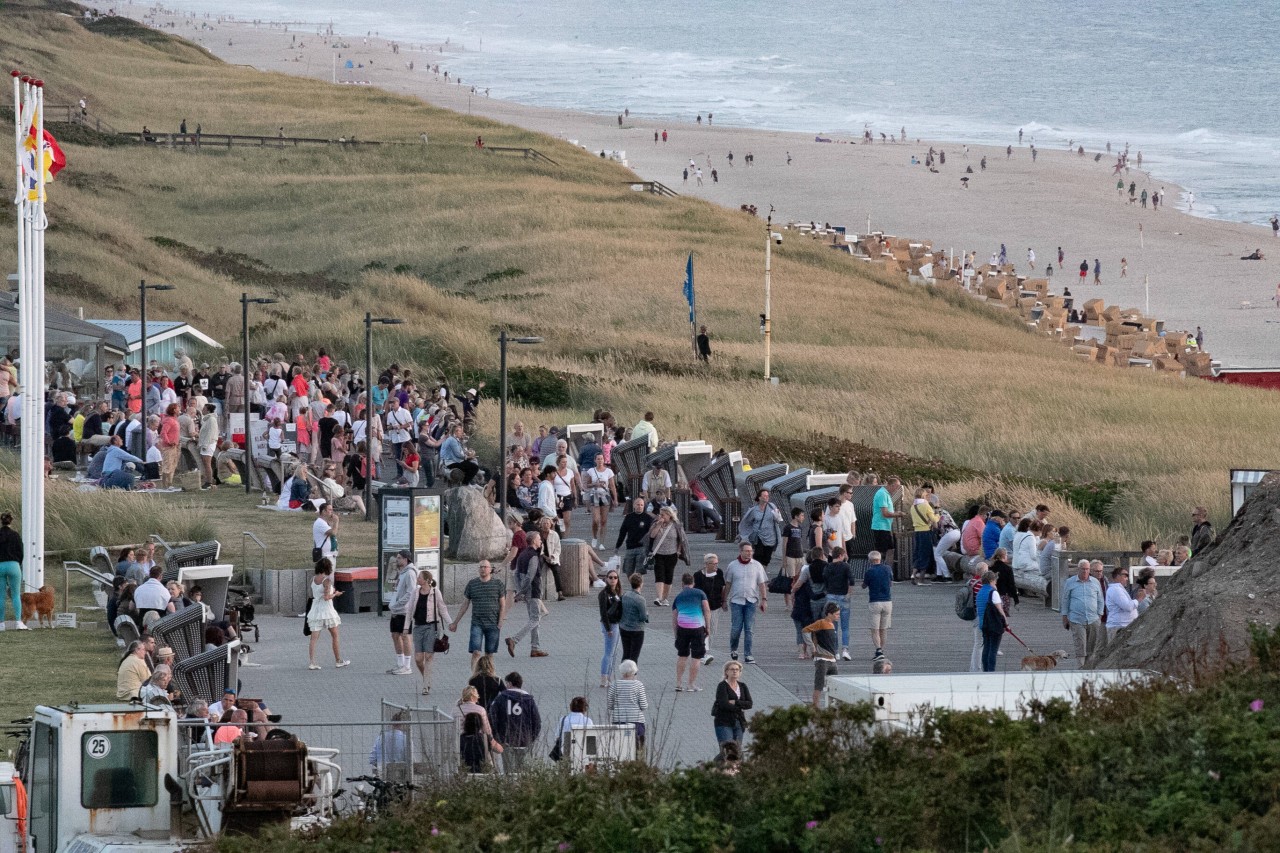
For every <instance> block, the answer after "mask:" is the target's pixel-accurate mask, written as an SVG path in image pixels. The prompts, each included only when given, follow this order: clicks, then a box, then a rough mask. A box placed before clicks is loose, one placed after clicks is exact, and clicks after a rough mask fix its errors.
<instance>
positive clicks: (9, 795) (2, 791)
mask: <svg viewBox="0 0 1280 853" xmlns="http://www.w3.org/2000/svg"><path fill="white" fill-rule="evenodd" d="M11 802H13V786H12V785H0V817H3V816H7V815H8V814H9V803H11Z"/></svg>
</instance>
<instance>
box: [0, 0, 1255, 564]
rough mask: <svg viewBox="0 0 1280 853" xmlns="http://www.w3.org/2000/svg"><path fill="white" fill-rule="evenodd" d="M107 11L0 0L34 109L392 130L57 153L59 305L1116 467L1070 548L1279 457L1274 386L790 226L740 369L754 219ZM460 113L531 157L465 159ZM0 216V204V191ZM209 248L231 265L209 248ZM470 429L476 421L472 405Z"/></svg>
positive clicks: (592, 394)
mask: <svg viewBox="0 0 1280 853" xmlns="http://www.w3.org/2000/svg"><path fill="white" fill-rule="evenodd" d="M121 29H122V30H123V32H124V37H122V36H121V34H120V33H117V34H116V35H112V36H107V35H101V34H95V33H91V32H88V31H86V30H85V28H84V27H82V26H81V25H80V24H79V23H78V22H77V21H76V20H75V19H73V18H70V17H65V16H59V15H56V14H54V13H51V12H48V11H41V10H33V9H31V8H30V6H29V5H28V6H23V5H17V6H13V5H6V6H5V7H4V8H3V9H0V56H3V58H4V60H5V61H6V62H7V63H8V64H10V65H15V64H16V65H21V66H22V67H23V68H24V69H27V70H30V71H32V72H34V73H38V74H39V75H40V76H42V77H43V78H44V79H45V80H46V81H47V83H48V86H49V93H48V99H49V101H50V102H51V103H53V102H57V103H70V102H74V101H75V99H76V98H78V97H80V96H82V95H83V96H85V97H87V98H88V100H89V102H90V104H91V105H92V109H93V110H94V112H95V113H98V114H100V115H101V116H102V117H103V118H105V119H106V120H107V121H109V122H111V123H112V124H114V125H115V126H117V127H120V128H140V127H141V126H142V125H143V124H144V123H145V124H147V125H148V126H150V127H151V128H152V129H155V130H160V129H171V128H176V127H177V125H178V122H179V121H180V120H182V119H183V118H185V119H186V120H187V121H188V124H189V125H190V126H192V127H194V124H195V123H196V122H201V123H202V124H203V126H204V129H205V130H206V131H208V132H236V133H264V134H270V133H274V131H275V129H276V128H277V127H279V126H280V125H284V126H285V127H286V128H287V131H288V132H289V133H291V134H298V135H306V136H325V137H338V136H348V137H350V136H352V135H355V136H357V137H359V138H364V139H381V140H386V141H395V142H400V143H403V144H397V145H385V146H380V147H368V148H364V147H361V148H339V147H336V146H334V147H331V148H318V147H317V148H287V149H275V148H267V149H235V150H233V151H226V150H221V151H219V150H214V149H206V150H204V151H202V152H200V153H194V152H183V151H170V150H166V149H154V148H152V149H145V150H144V149H141V148H137V147H123V148H120V147H117V148H106V147H86V146H81V145H72V146H68V148H69V150H68V157H69V160H70V163H71V165H70V166H69V167H68V169H67V171H66V173H64V174H65V179H64V180H60V181H59V182H58V184H57V186H55V187H54V188H53V190H52V193H51V196H52V204H51V205H50V218H51V221H52V222H53V223H54V225H55V227H53V228H51V230H50V233H49V237H48V246H49V269H50V271H51V272H52V273H54V274H55V275H54V277H53V279H52V280H53V282H54V285H55V286H54V289H53V290H54V292H53V296H54V297H55V298H56V299H57V300H59V301H61V302H63V303H65V304H68V305H71V306H75V305H85V306H87V307H88V306H92V309H91V310H92V311H93V312H97V311H102V312H104V313H107V314H110V315H119V316H125V317H128V316H133V315H134V305H135V302H136V292H137V291H136V282H137V280H138V279H139V278H147V279H152V280H163V281H169V282H173V283H175V284H177V285H178V286H179V289H178V290H176V291H174V292H172V293H162V294H155V295H154V296H153V297H152V299H151V300H149V303H150V305H149V307H150V308H151V310H152V312H153V315H154V316H156V317H161V318H176V317H182V318H183V319H186V320H189V321H190V322H192V323H194V324H195V325H197V326H198V327H200V328H201V329H203V330H204V331H206V332H208V333H210V334H212V335H214V336H215V337H217V338H219V339H220V340H222V341H224V342H225V343H227V344H228V346H229V347H231V348H238V340H237V338H238V334H239V311H238V306H237V305H236V304H235V299H236V298H238V296H239V293H240V292H241V291H242V290H249V291H252V292H253V293H254V294H256V295H268V294H269V295H274V296H277V297H278V298H280V299H281V300H282V301H281V304H279V305H275V306H263V307H261V308H260V309H255V311H254V314H253V318H254V319H253V324H254V328H253V333H252V337H253V349H254V351H255V352H260V351H268V350H270V351H274V350H276V349H281V350H284V351H286V352H292V351H294V350H296V349H300V348H307V349H313V348H315V347H317V346H327V347H329V349H330V351H331V352H332V351H334V350H335V349H336V350H337V351H338V352H339V353H340V354H341V355H343V356H345V357H347V358H349V359H354V360H357V361H363V357H362V355H361V353H362V337H363V328H362V323H361V318H362V316H363V312H364V311H366V310H371V311H374V312H375V313H378V314H389V315H395V316H401V317H404V318H405V319H406V320H407V321H408V322H407V323H406V325H404V326H401V327H398V328H396V329H384V330H379V332H378V334H377V344H376V358H377V360H378V361H380V362H385V361H387V360H390V359H393V358H394V359H398V360H400V361H401V363H402V364H403V363H409V364H412V365H414V366H415V367H417V368H419V369H420V370H421V371H423V372H434V371H436V370H441V371H443V372H445V373H446V374H448V375H449V376H451V377H455V378H459V379H461V378H465V377H469V376H473V375H476V374H477V373H478V372H480V371H491V370H493V369H494V368H495V367H496V362H497V347H496V345H495V343H494V342H493V341H494V338H495V336H496V332H497V330H498V328H500V327H501V326H503V325H506V326H508V327H510V328H512V329H515V330H522V331H524V330H529V331H532V330H536V331H537V332H538V333H539V334H542V335H543V336H545V337H546V339H547V341H546V343H545V344H543V345H542V346H540V347H538V348H537V349H517V350H515V351H513V353H512V360H513V363H514V364H539V365H542V366H545V367H548V368H551V369H554V370H557V371H561V372H563V373H566V374H572V375H574V376H576V377H579V378H580V388H581V390H580V391H579V392H578V399H576V400H575V403H581V408H575V409H574V410H573V411H544V412H535V411H520V410H517V412H516V413H515V416H516V417H524V418H525V419H526V420H527V421H531V422H534V423H536V422H538V421H546V420H551V419H556V420H564V419H566V418H573V419H580V418H581V416H582V410H583V409H586V410H589V409H590V408H592V407H593V406H594V405H602V406H606V407H608V408H610V409H611V410H613V411H614V412H616V413H618V414H619V417H620V419H621V420H624V421H628V422H631V421H634V420H635V419H637V418H638V416H639V414H640V412H641V411H643V410H644V409H646V408H649V409H652V410H654V411H655V412H656V413H657V416H658V417H657V424H658V428H659V430H660V432H661V433H662V434H663V435H664V436H671V437H674V436H677V435H680V436H688V437H693V436H703V437H705V438H707V439H709V440H712V441H717V442H719V441H720V440H721V439H723V437H724V435H725V434H726V433H727V432H728V431H729V430H730V429H742V430H758V431H764V432H768V433H774V434H783V435H787V434H793V435H804V434H808V433H810V432H820V433H825V434H828V435H835V436H841V437H844V438H850V439H857V440H860V441H863V442H865V443H867V444H870V445H873V446H877V447H883V448H886V449H889V450H894V451H900V452H905V453H909V454H913V455H917V456H926V457H939V458H942V459H944V460H947V461H949V462H953V463H955V464H958V465H963V466H967V467H970V468H975V469H978V470H981V471H989V472H997V473H1015V474H1022V475H1028V476H1035V477H1065V478H1071V479H1077V480H1090V479H1096V478H1115V479H1120V480H1125V481H1129V482H1130V483H1131V485H1129V486H1128V487H1127V488H1126V490H1125V492H1124V494H1123V495H1122V497H1121V499H1120V502H1119V504H1118V508H1117V509H1118V512H1117V516H1118V519H1119V520H1118V523H1117V524H1116V525H1114V526H1113V527H1111V528H1106V527H1091V528H1089V529H1088V531H1087V532H1085V535H1084V536H1082V537H1080V540H1079V544H1082V545H1086V546H1090V545H1096V546H1103V545H1106V546H1130V545H1133V544H1134V543H1135V542H1136V541H1137V540H1138V539H1140V538H1143V537H1145V536H1147V535H1149V534H1154V533H1159V534H1162V535H1164V536H1167V535H1169V534H1171V533H1172V532H1174V531H1175V530H1182V529H1184V528H1186V527H1187V525H1188V520H1187V508H1188V507H1189V506H1190V505H1191V504H1194V503H1206V504H1208V505H1209V506H1210V508H1211V511H1212V512H1213V514H1214V517H1215V518H1216V519H1217V520H1218V521H1219V522H1220V523H1221V522H1225V520H1226V519H1225V516H1226V513H1227V507H1228V489H1227V482H1226V476H1227V469H1228V468H1229V467H1231V466H1233V465H1250V466H1252V465H1257V466H1262V467H1265V466H1277V465H1280V451H1277V449H1276V446H1275V442H1274V441H1273V440H1272V439H1271V437H1270V429H1269V428H1270V426H1271V425H1272V424H1273V423H1275V421H1276V420H1277V417H1278V416H1280V397H1277V396H1276V395H1274V394H1268V393H1263V392H1251V391H1245V390H1239V389H1232V388H1225V387H1219V386H1214V385H1211V384H1210V383H1207V382H1203V381H1198V380H1186V381H1180V380H1174V379H1169V378H1167V377H1164V376H1156V375H1154V374H1144V373H1142V372H1139V371H1114V370H1108V369H1105V368H1100V367H1096V366H1093V365H1087V364H1082V363H1079V362H1077V361H1075V360H1073V358H1072V356H1071V355H1070V354H1069V353H1064V352H1063V350H1062V348H1061V347H1060V346H1057V345H1053V344H1050V343H1048V342H1045V341H1040V340H1037V339H1036V338H1035V337H1033V336H1031V335H1030V334H1028V333H1026V332H1025V331H1023V330H1022V329H1021V328H1019V327H1018V325H1017V323H1016V322H1015V321H1012V320H1011V319H1010V318H1008V317H1006V316H1003V315H1002V314H1000V313H998V312H996V311H994V310H992V309H986V308H984V307H981V306H978V305H976V304H973V303H970V302H967V301H962V300H958V299H956V298H954V297H951V296H947V295H943V294H935V293H931V292H929V291H928V290H926V289H924V288H921V287H917V286H914V285H909V284H907V283H906V282H901V281H898V280H896V279H889V278H882V277H878V276H877V275H876V274H872V273H868V272H866V271H864V270H860V269H858V268H856V267H855V266H853V265H852V264H851V263H850V262H849V261H848V259H847V258H842V257H839V256H836V255H835V253H833V252H831V251H830V250H829V249H826V248H825V247H824V246H820V245H817V244H815V243H812V242H810V241H805V240H794V241H792V240H788V241H787V242H786V244H785V245H784V246H782V247H781V248H780V249H779V250H778V251H777V252H775V253H774V273H773V286H774V290H773V310H774V329H775V338H774V341H775V345H774V367H775V372H776V373H777V374H778V375H779V376H781V377H782V384H781V385H780V386H778V387H774V388H771V387H768V386H767V385H766V384H765V383H763V382H761V381H759V380H758V379H755V378H753V377H754V376H758V375H759V372H760V370H761V367H762V361H763V353H762V346H761V341H760V336H759V333H758V328H757V326H758V321H757V315H758V314H759V312H760V310H761V304H762V298H763V297H762V279H763V257H762V255H763V252H762V249H763V246H762V245H761V240H762V238H763V236H764V234H763V231H764V228H763V223H762V222H761V221H760V220H756V219H753V218H751V217H748V216H746V215H744V214H741V213H738V212H735V211H729V210H724V209H721V208H717V207H714V206H711V205H709V204H707V203H704V202H701V201H697V200H694V199H691V198H683V197H682V198H676V199H659V198H656V197H652V196H648V195H644V194H641V193H637V192H633V191H632V190H630V189H629V188H628V187H627V186H626V182H627V181H628V180H629V178H630V175H629V173H628V172H626V171H625V170H624V169H622V168H620V167H618V166H616V165H613V164H610V163H606V162H604V161H601V160H600V159H599V158H596V157H592V156H591V155H590V154H588V153H587V152H583V151H580V150H577V149H574V148H572V147H570V146H568V145H566V144H564V143H562V142H558V141H556V140H553V139H551V138H548V137H543V136H540V135H538V134H533V133H528V132H525V131H522V130H519V129H517V128H512V127H507V126H502V125H497V124H495V123H493V122H489V121H486V120H483V119H477V118H472V117H468V116H463V115H459V114H455V113H450V112H447V111H443V110H439V109H434V108H432V107H428V106H426V105H424V104H421V103H419V102H416V101H413V100H411V99H407V98H404V97H399V96H394V95H390V94H387V93H383V92H378V91H370V90H362V89H357V88H354V87H337V86H330V85H327V84H324V83H320V82H316V81H312V80H303V79H298V78H291V77H285V76H282V75H275V74H265V73H259V72H255V71H251V70H247V69H243V68H237V67H231V66H228V65H224V64H222V63H220V62H218V61H216V60H213V59H211V58H209V57H208V56H207V55H205V54H204V53H203V52H202V51H201V50H200V49H198V48H195V47H193V46H190V45H187V44H185V43H181V42H176V41H172V40H159V39H156V38H155V37H154V35H153V34H146V35H147V37H146V38H145V39H143V38H131V37H128V32H129V30H128V28H127V27H125V28H121ZM424 132H426V133H429V139H430V143H429V144H427V145H424V144H423V143H422V142H421V140H420V135H421V134H422V133H424ZM477 134H483V135H484V137H485V139H486V141H487V142H488V143H489V144H491V145H515V146H533V147H536V148H538V149H539V150H541V151H543V152H545V153H547V154H548V155H550V156H551V157H553V158H554V159H555V160H557V161H558V162H559V165H558V166H557V165H552V164H547V163H533V162H529V161H525V160H522V159H519V158H508V157H504V156H501V155H494V154H486V153H482V152H479V151H477V150H476V149H475V148H474V147H473V146H472V144H471V143H472V141H473V140H474V139H475V137H476V135H477ZM0 218H3V219H4V220H5V221H6V222H8V223H10V224H11V223H12V212H11V210H6V211H5V212H4V213H3V214H0ZM920 236H928V235H920ZM157 237H159V238H164V239H163V240H161V241H159V242H157V241H156V240H155V239H154V238H157ZM174 241H176V244H181V246H178V245H175V242H174ZM183 247H189V248H183ZM219 250H222V251H223V256H222V257H221V258H219V256H218V251H219ZM688 252H693V253H694V257H695V267H696V275H697V287H698V296H699V301H700V315H701V319H702V321H703V322H706V323H707V324H708V325H709V326H710V327H711V329H712V331H713V333H714V335H715V346H716V349H717V353H718V357H717V360H716V361H715V362H714V363H713V364H712V365H711V366H710V367H709V368H707V369H706V370H705V371H704V372H703V373H704V374H705V375H704V376H700V377H690V376H688V375H685V374H687V373H688V368H689V363H690V355H689V343H688V328H687V320H686V309H685V307H684V304H683V300H682V298H681V294H680V282H681V279H682V275H683V265H684V258H685V255H686V253H688ZM226 253H239V254H240V255H243V256H245V257H244V258H242V259H240V261H239V265H238V266H237V264H235V263H230V264H228V263H225V261H226V260H227V257H226ZM13 255H14V246H13V241H11V240H10V241H4V242H3V243H0V262H3V263H4V264H6V265H8V267H12V266H13V263H14V257H13ZM256 262H260V263H261V265H260V266H257V267H256V269H257V273H256V274H254V275H253V276H248V277H247V273H246V272H245V270H246V269H248V268H250V267H253V266H254V264H255V263H256ZM299 274H302V275H299ZM482 428H483V429H484V430H486V432H487V433H494V432H496V429H497V427H496V412H495V411H494V410H493V409H492V408H490V409H489V410H488V414H487V415H486V420H485V421H484V423H483V424H482ZM756 461H757V462H760V461H766V460H756ZM945 496H946V494H945V491H944V497H945Z"/></svg>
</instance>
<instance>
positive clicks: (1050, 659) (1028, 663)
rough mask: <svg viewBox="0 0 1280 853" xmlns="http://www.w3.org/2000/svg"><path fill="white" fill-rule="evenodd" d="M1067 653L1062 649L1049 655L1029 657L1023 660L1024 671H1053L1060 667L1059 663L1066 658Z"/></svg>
mask: <svg viewBox="0 0 1280 853" xmlns="http://www.w3.org/2000/svg"><path fill="white" fill-rule="evenodd" d="M1066 656H1067V653H1066V652H1064V651H1063V650H1062V649H1058V650H1057V651H1054V652H1050V653H1049V654H1047V655H1027V656H1026V657H1024V658H1023V659H1022V668H1023V670H1037V671H1044V670H1047V669H1053V668H1054V667H1056V666H1057V665H1058V661H1059V660H1060V659H1062V658H1065V657H1066Z"/></svg>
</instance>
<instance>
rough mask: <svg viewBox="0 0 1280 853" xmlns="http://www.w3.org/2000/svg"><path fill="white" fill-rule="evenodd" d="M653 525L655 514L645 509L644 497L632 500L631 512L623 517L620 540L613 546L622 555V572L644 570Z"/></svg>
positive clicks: (619, 530)
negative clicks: (650, 530) (650, 513)
mask: <svg viewBox="0 0 1280 853" xmlns="http://www.w3.org/2000/svg"><path fill="white" fill-rule="evenodd" d="M652 526H653V516H651V515H649V513H647V512H645V511H644V498H636V499H634V500H633V501H631V512H629V513H627V514H626V515H625V516H624V517H623V519H622V526H621V527H620V528H619V529H618V541H617V542H615V543H614V546H613V550H614V553H621V555H622V574H624V575H631V574H634V573H636V572H643V571H644V560H645V554H646V553H648V550H649V538H648V537H649V528H650V527H652ZM624 545H625V546H626V547H625V549H624V547H623V546H624Z"/></svg>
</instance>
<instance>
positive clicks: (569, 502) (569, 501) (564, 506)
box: [560, 495, 576, 515]
mask: <svg viewBox="0 0 1280 853" xmlns="http://www.w3.org/2000/svg"><path fill="white" fill-rule="evenodd" d="M575 505H576V504H574V502H573V495H565V496H564V497H562V498H560V514H561V515H563V514H564V513H566V512H573V508H574V506H575Z"/></svg>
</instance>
